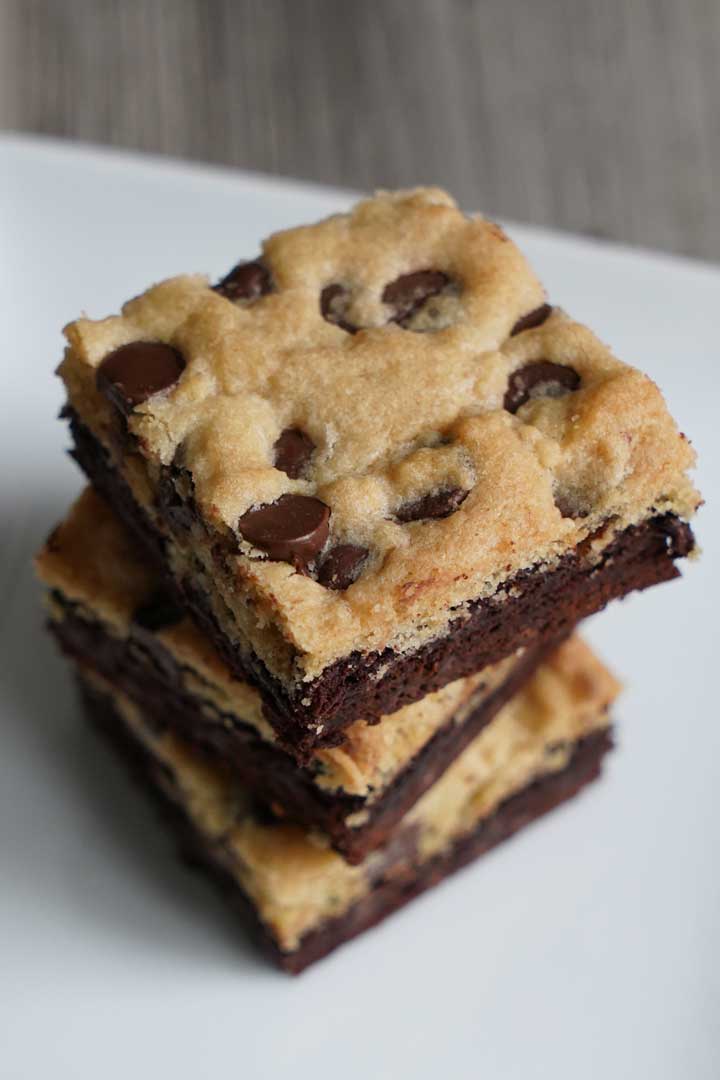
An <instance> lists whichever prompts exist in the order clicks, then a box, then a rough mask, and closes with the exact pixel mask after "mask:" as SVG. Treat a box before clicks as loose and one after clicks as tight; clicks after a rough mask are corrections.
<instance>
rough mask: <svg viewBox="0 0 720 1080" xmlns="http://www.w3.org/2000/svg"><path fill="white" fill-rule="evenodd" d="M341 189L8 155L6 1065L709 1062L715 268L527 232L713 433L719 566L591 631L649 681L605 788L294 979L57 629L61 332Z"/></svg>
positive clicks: (636, 358)
mask: <svg viewBox="0 0 720 1080" xmlns="http://www.w3.org/2000/svg"><path fill="white" fill-rule="evenodd" d="M348 201H349V196H348V195H347V194H344V193H340V192H333V191H327V190H323V189H320V188H315V187H310V186H308V185H305V184H296V183H292V182H285V181H278V180H270V179H267V178H265V177H260V176H249V175H242V174H239V173H233V172H224V171H219V170H211V169H205V168H197V167H192V166H186V165H180V164H175V163H172V162H158V161H155V160H149V159H143V158H139V157H133V156H130V155H125V154H118V153H112V152H101V151H96V150H89V149H78V148H72V147H69V146H66V145H63V144H62V143H54V142H51V141H35V140H25V139H21V138H16V137H7V138H6V139H5V140H3V141H2V142H0V214H1V215H2V218H1V220H2V233H3V238H2V247H1V250H0V275H2V278H1V279H0V288H1V292H0V295H1V296H2V301H3V309H4V310H3V315H2V319H0V334H2V336H3V338H4V341H3V348H2V365H1V368H0V370H1V371H2V379H3V389H2V399H1V400H2V405H3V419H2V424H1V425H0V438H1V439H2V447H1V451H2V454H1V457H0V461H1V463H2V471H3V482H2V507H1V508H0V509H1V511H2V515H1V521H2V531H3V534H4V539H5V541H6V543H5V552H4V555H3V563H2V567H1V568H0V569H1V571H2V575H1V583H2V588H3V593H2V608H1V609H0V610H1V612H2V623H1V624H0V625H1V627H2V629H1V633H2V641H1V642H0V653H1V655H2V663H3V667H4V669H5V671H4V673H3V679H2V698H1V701H0V709H1V716H2V724H3V743H2V755H0V799H1V800H2V802H1V805H0V830H2V844H1V848H0V851H1V858H2V868H1V874H2V878H1V881H2V887H1V888H0V937H1V938H2V942H1V943H0V979H1V980H2V989H1V990H0V993H1V995H2V998H1V1000H0V1062H1V1063H0V1075H2V1077H3V1078H11V1080H18V1078H21V1077H32V1078H33V1080H35V1078H38V1077H52V1078H53V1080H65V1078H71V1077H72V1078H73V1080H77V1078H85V1077H88V1078H91V1077H92V1078H97V1077H102V1078H103V1080H113V1078H121V1077H122V1078H127V1077H130V1076H136V1075H140V1076H153V1077H170V1078H173V1080H182V1078H185V1077H206V1076H207V1077H209V1076H215V1075H218V1076H243V1077H265V1076H267V1077H271V1076H272V1077H277V1076H288V1077H293V1078H296V1080H300V1078H305V1077H307V1078H312V1080H321V1078H323V1077H332V1078H333V1080H355V1078H363V1080H367V1078H368V1077H373V1078H381V1077H388V1078H398V1077H412V1078H413V1080H421V1078H423V1077H437V1076H438V1075H447V1076H452V1077H454V1078H464V1077H480V1076H481V1077H488V1078H493V1080H495V1078H499V1077H502V1078H503V1080H512V1078H515V1077H517V1078H518V1080H520V1078H522V1080H528V1078H529V1077H533V1078H535V1077H540V1076H548V1077H550V1076H551V1077H553V1078H554V1080H560V1078H565V1077H567V1078H573V1080H576V1078H577V1077H582V1078H583V1080H584V1078H588V1077H598V1078H600V1077H602V1078H608V1077H612V1078H613V1080H617V1078H619V1077H632V1078H633V1080H638V1078H645V1077H648V1078H652V1080H660V1078H663V1077H667V1078H673V1080H676V1078H677V1077H680V1076H682V1077H692V1078H693V1080H698V1078H704V1077H708V1078H709V1077H717V1076H718V1075H720V1065H719V1064H718V1060H719V1057H720V1033H719V1028H718V1018H719V1017H720V982H719V976H718V972H719V971H720V921H719V919H718V913H719V911H720V866H719V865H718V828H717V821H718V817H719V815H720V723H719V720H720V717H718V707H717V696H716V691H715V690H714V689H713V688H714V687H715V679H714V676H713V675H712V671H713V670H714V666H715V664H717V663H718V637H717V632H716V626H717V608H715V609H714V610H713V605H717V603H718V600H719V599H720V595H719V590H718V566H719V565H720V550H719V545H718V535H720V529H719V525H720V522H719V521H718V497H717V496H718V492H717V483H716V478H717V476H718V474H719V472H720V437H719V435H718V428H719V427H720V383H719V378H718V356H717V347H716V342H717V338H718V325H720V273H719V272H718V271H717V270H715V269H713V268H711V267H708V266H703V265H700V264H695V263H690V262H687V261H681V260H678V259H670V258H667V257H663V256H657V255H650V254H645V253H638V252H632V251H626V250H623V249H621V248H618V247H612V246H608V245H603V244H600V243H597V242H595V241H588V240H582V239H578V238H573V237H568V236H564V237H561V236H556V235H552V234H550V233H547V232H543V231H538V230H534V229H528V228H520V227H518V228H513V229H512V232H513V233H514V235H515V236H516V237H517V239H518V240H519V242H520V244H521V246H522V247H524V248H525V250H526V251H527V252H528V254H529V255H530V257H531V259H532V261H533V262H534V264H535V266H536V267H537V269H538V270H539V271H540V274H541V276H542V277H543V278H544V280H545V281H546V283H547V285H548V288H549V293H550V296H551V297H552V299H553V300H556V301H560V302H561V303H562V304H563V306H564V307H566V308H567V309H569V310H570V311H571V312H573V313H575V314H577V315H578V316H579V317H581V318H583V319H586V320H587V321H588V322H589V323H590V325H591V326H593V327H596V328H597V329H598V330H599V331H600V333H601V334H602V335H603V336H604V337H605V338H606V339H607V340H608V341H609V342H610V343H611V344H612V346H613V347H614V348H615V349H616V351H617V352H618V353H619V355H620V356H622V357H624V358H626V359H627V360H629V361H633V362H635V363H637V364H638V365H639V366H640V367H641V368H644V369H645V370H646V371H648V372H650V373H651V374H652V375H653V376H654V377H655V378H656V379H657V381H658V382H659V383H660V385H661V386H662V387H663V389H664V390H665V392H666V393H667V396H668V398H669V401H670V404H671V408H672V410H673V412H674V413H675V414H676V416H677V417H678V418H679V421H680V423H681V425H682V427H683V428H684V429H685V430H686V431H687V432H688V433H689V434H691V436H692V437H693V440H694V442H695V445H696V446H697V449H698V451H699V453H700V460H701V466H700V470H699V479H700V483H701V486H702V487H703V488H704V491H705V494H706V496H707V498H708V501H709V503H710V505H709V506H708V507H707V509H706V510H705V511H704V512H703V514H702V515H701V517H700V518H699V520H698V522H697V529H698V533H699V536H700V540H701V542H702V543H703V544H704V546H705V556H704V559H703V560H702V562H700V563H698V564H697V565H695V566H690V567H688V568H687V571H686V574H685V580H684V581H682V582H674V583H672V584H670V585H665V586H662V587H661V588H657V589H655V590H652V591H651V592H649V593H647V594H645V595H643V596H636V597H633V598H631V599H630V600H629V601H626V602H625V603H623V604H621V605H620V604H616V605H615V606H614V607H613V608H611V609H610V610H609V611H607V612H606V613H604V614H603V615H601V616H599V617H598V618H597V619H596V620H595V621H593V622H592V625H591V626H590V627H589V629H588V633H589V636H590V638H591V639H592V641H593V642H595V643H596V644H597V645H598V646H599V647H600V649H601V651H602V652H603V653H604V655H605V657H606V658H607V659H608V660H609V661H610V662H611V663H612V664H613V665H614V666H615V667H616V669H617V670H618V671H619V672H620V673H621V675H622V676H623V678H625V679H626V680H627V683H628V688H627V691H626V693H625V695H624V697H623V699H622V702H621V704H620V706H619V708H618V710H617V718H618V721H619V725H620V740H621V748H620V749H619V750H618V751H617V752H616V753H615V754H614V755H613V757H612V759H611V760H610V763H609V767H608V769H607V773H606V776H605V779H604V781H603V782H602V783H601V784H599V785H597V786H596V787H595V788H594V789H590V790H589V791H588V792H587V793H586V794H584V795H583V796H582V797H581V798H579V799H578V800H577V801H576V802H575V803H574V804H572V805H570V806H568V807H566V808H565V809H563V810H561V811H559V812H557V813H556V814H554V815H552V816H551V817H549V818H547V819H545V821H544V822H542V823H539V824H537V825H535V826H533V827H532V828H530V829H528V830H527V832H526V833H525V834H524V835H522V836H520V837H518V838H517V839H516V840H514V841H513V842H512V843H510V844H508V845H507V846H506V847H505V848H504V849H500V850H498V851H497V852H495V853H493V854H491V855H489V856H488V857H486V858H485V859H483V860H481V861H480V862H479V863H477V864H476V865H475V866H474V867H471V868H470V869H468V870H466V871H465V872H464V873H462V874H460V875H458V876H457V877H455V878H454V879H453V880H451V881H449V882H447V883H446V884H444V885H443V886H442V887H441V888H439V889H437V890H436V891H435V892H432V893H430V894H428V895H426V896H425V897H424V898H422V899H421V900H419V901H418V902H416V903H414V904H412V905H411V906H410V907H409V908H407V909H406V910H405V911H404V912H402V913H401V914H399V915H397V916H395V917H394V918H392V919H391V920H389V921H388V922H386V923H385V924H384V926H382V927H380V928H379V929H377V930H375V931H373V932H371V933H369V934H367V935H366V936H365V937H363V938H361V939H360V940H359V941H357V942H355V943H353V944H352V945H350V946H347V947H345V948H343V949H342V950H340V952H338V953H336V954H335V956H333V957H332V958H331V959H329V960H328V961H326V962H324V963H322V964H321V965H319V966H318V967H317V968H316V969H314V970H311V971H309V972H308V973H307V974H306V975H304V976H303V977H302V978H301V979H300V980H292V979H290V978H288V977H285V976H283V975H280V974H277V973H275V972H274V971H273V970H272V969H271V968H269V967H267V966H266V965H265V963H264V962H263V961H262V960H261V959H258V956H257V955H256V953H255V952H254V951H253V950H252V949H251V948H250V947H249V946H248V945H247V944H246V942H245V939H244V936H243V933H242V930H241V929H239V928H238V927H237V926H236V924H235V922H234V920H233V917H232V915H231V914H230V913H229V912H228V911H227V910H226V908H225V907H224V906H223V903H222V901H221V900H220V899H219V898H216V896H215V894H214V892H213V891H212V890H211V889H210V888H208V887H207V886H206V884H205V883H204V881H203V880H202V879H201V878H197V877H196V876H194V875H192V874H190V873H188V872H187V871H186V870H184V869H183V868H182V867H181V866H179V865H177V864H176V861H175V859H174V857H173V852H172V850H171V847H170V845H169V844H168V842H167V839H166V836H165V834H164V832H163V829H162V826H161V825H160V824H158V823H157V822H156V820H155V818H154V817H153V815H152V813H151V812H150V811H149V809H148V808H147V807H146V805H145V803H144V802H143V801H142V799H141V798H140V797H139V796H138V795H137V793H136V792H135V791H134V790H132V788H131V786H130V784H129V783H128V781H127V779H126V776H125V774H124V772H123V771H122V769H121V768H120V767H119V766H118V765H117V764H116V762H115V761H114V759H113V758H112V757H111V755H110V754H109V753H108V752H107V751H106V749H105V748H104V746H103V745H102V744H100V742H99V741H98V740H97V739H96V738H95V737H93V735H91V734H90V733H89V732H88V731H87V730H86V729H85V727H84V726H83V724H82V722H81V721H80V719H79V716H78V709H77V706H76V702H75V698H74V696H73V692H72V687H71V684H70V679H69V677H68V674H67V672H66V671H65V669H64V667H63V665H62V664H61V662H60V660H59V659H58V657H57V656H56V655H55V652H54V650H53V648H52V647H51V645H50V643H49V641H48V640H47V638H46V637H45V635H44V634H43V631H42V629H41V624H42V616H41V613H40V610H39V600H38V591H39V590H38V589H37V587H36V585H35V583H34V582H33V580H32V574H31V570H30V568H29V564H28V560H29V557H30V554H31V552H32V551H33V549H34V548H35V547H36V546H37V545H38V544H39V542H40V541H41V539H42V538H43V536H44V534H45V533H46V532H47V530H48V528H49V527H50V525H51V524H52V523H53V522H54V521H55V520H56V519H57V518H58V517H59V516H60V514H61V513H62V511H63V508H64V507H65V506H66V504H67V503H68V500H69V499H70V498H71V496H72V495H73V494H74V493H75V492H77V491H78V490H79V489H80V486H81V483H82V481H81V479H80V475H79V473H78V471H77V469H76V468H75V467H74V466H73V465H72V463H71V462H70V461H69V460H68V459H67V458H66V457H65V456H64V454H63V450H64V448H65V447H66V446H67V444H68V439H67V435H66V433H65V431H64V430H63V425H62V424H60V423H59V422H58V421H57V420H56V419H55V415H56V413H57V411H58V408H59V406H60V403H61V392H60V386H59V384H58V380H57V379H54V378H53V376H52V370H53V367H54V365H55V364H56V362H57V360H58V358H59V356H60V350H61V348H62V341H61V337H60V328H61V326H62V325H63V323H64V322H66V321H68V320H69V319H71V318H72V317H74V316H76V315H77V314H78V313H79V312H80V311H81V310H86V311H87V312H88V313H90V314H91V315H93V316H100V315H103V314H105V313H107V312H111V311H113V310H115V309H117V307H118V305H119V304H120V303H121V302H122V301H123V300H124V299H126V298H127V297H128V296H130V295H132V294H133V293H135V292H138V291H140V290H141V289H142V288H144V287H145V285H146V284H147V283H148V282H150V281H152V280H155V279H158V278H162V277H164V276H166V275H170V274H172V273H174V272H177V271H181V270H187V269H197V270H202V271H207V272H209V273H210V274H212V275H219V274H220V273H221V272H222V271H223V270H225V269H227V268H228V267H229V266H230V265H231V264H232V263H233V262H234V261H235V260H236V259H237V258H239V257H241V256H245V255H251V254H252V253H253V252H254V251H255V250H256V246H257V243H258V241H259V239H260V238H261V237H262V236H263V235H264V234H265V233H267V232H268V231H269V230H272V229H276V228H278V227H279V226H284V225H289V224H291V223H296V222H302V221H304V220H306V219H313V218H316V217H318V216H320V215H322V214H324V213H326V212H328V211H332V210H336V209H338V208H341V207H344V206H345V205H346V204H347V203H348Z"/></svg>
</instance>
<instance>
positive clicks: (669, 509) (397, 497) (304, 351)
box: [60, 188, 699, 754]
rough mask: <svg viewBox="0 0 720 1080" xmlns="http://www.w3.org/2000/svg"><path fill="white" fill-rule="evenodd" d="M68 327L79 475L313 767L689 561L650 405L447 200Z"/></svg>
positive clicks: (677, 480) (679, 457) (504, 244)
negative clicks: (139, 541)
mask: <svg viewBox="0 0 720 1080" xmlns="http://www.w3.org/2000/svg"><path fill="white" fill-rule="evenodd" d="M66 336H67V342H68V345H67V350H66V354H65V358H64V360H63V362H62V364H61V367H60V374H61V376H62V378H63V380H64V383H65V386H66V388H67V407H66V410H65V411H66V415H67V417H68V418H69V419H70V422H71V427H72V431H73V436H74V445H75V448H74V454H75V456H76V458H77V460H78V461H79V462H80V464H81V465H82V467H83V468H84V470H85V471H86V473H87V474H88V476H89V477H90V479H91V481H92V482H93V483H94V484H95V485H96V486H97V487H98V489H99V490H101V491H102V492H104V493H105V494H106V495H107V496H108V497H109V498H110V499H111V500H112V502H113V505H114V506H115V507H116V508H117V510H118V512H119V513H121V514H122V515H123V516H124V517H125V519H126V520H127V521H128V523H130V524H131V525H132V526H133V527H134V528H135V529H136V530H137V532H138V535H139V536H141V537H142V538H143V539H144V541H145V542H146V544H147V547H148V550H149V551H151V552H153V553H154V555H155V557H156V558H157V559H158V560H159V562H160V563H161V564H162V566H163V567H164V568H165V571H166V572H167V574H168V578H169V580H170V581H172V582H173V585H174V587H175V589H176V590H177V592H178V595H179V597H180V598H181V600H182V603H183V604H184V605H185V606H186V607H187V608H188V609H189V610H191V611H192V612H193V613H194V616H195V617H196V619H197V620H198V621H199V623H200V624H201V625H202V626H203V627H204V628H205V630H206V632H207V633H208V634H209V635H210V636H212V637H213V639H214V640H215V642H216V645H217V647H218V648H219V649H220V650H221V652H222V654H223V656H224V658H225V661H226V663H227V664H228V666H229V667H230V668H231V670H233V672H234V673H235V674H237V675H238V676H239V677H242V678H246V679H248V680H250V681H252V682H253V683H254V684H255V685H256V686H257V688H258V690H259V692H260V694H261V696H262V698H263V702H264V707H265V713H266V716H267V718H268V720H269V722H270V723H271V724H272V725H273V726H274V727H275V730H276V731H277V732H278V734H279V736H280V737H281V738H282V740H283V742H284V743H285V744H286V745H293V746H294V747H295V748H296V750H297V752H298V753H300V754H308V753H309V752H310V751H311V750H312V749H313V748H314V747H315V746H317V745H319V743H320V742H321V741H322V742H326V741H327V739H328V736H331V737H332V736H333V735H334V734H337V735H338V736H339V733H341V732H342V730H343V729H344V728H345V727H347V726H348V725H349V724H351V723H353V722H355V721H357V720H359V719H366V718H370V717H373V716H374V717H379V716H381V715H387V714H389V713H392V712H395V711H396V710H397V709H398V708H400V707H402V706H404V705H407V704H409V703H410V702H412V701H415V700H418V699H420V698H421V697H423V696H424V695H425V694H427V693H429V692H431V691H433V690H436V689H439V688H440V687H441V686H443V685H446V684H447V683H450V682H452V681H454V680H456V679H458V678H461V677H464V676H467V675H470V674H472V673H474V672H477V671H480V670H482V669H483V668H484V667H486V666H487V665H489V664H493V663H496V662H497V661H499V660H501V659H503V657H505V656H508V655H511V654H513V653H514V652H515V651H516V650H517V649H518V648H520V647H530V646H533V645H534V644H537V643H539V642H541V641H543V640H545V641H549V640H552V639H553V638H555V637H557V636H558V635H560V634H562V633H567V632H569V630H570V629H571V628H572V626H573V625H574V624H575V623H576V622H577V621H578V620H579V619H580V618H582V617H584V616H585V615H588V614H590V613H591V612H593V611H596V610H598V609H599V608H601V607H602V606H603V605H604V604H605V603H607V602H608V600H610V599H612V598H613V597H618V596H622V595H624V594H625V593H627V592H628V591H630V590H632V589H637V588H644V587H646V586H648V585H652V584H654V583H656V582H660V581H664V580H667V579H669V578H671V577H673V576H675V575H676V573H677V571H676V569H675V565H674V563H675V560H676V559H677V558H679V557H681V556H684V555H687V554H688V553H689V552H690V551H691V550H692V547H693V538H692V533H691V531H690V527H689V525H688V524H687V522H688V519H689V518H690V517H691V516H692V514H693V512H694V511H695V509H696V507H697V505H698V502H699V497H698V494H697V492H696V491H695V489H694V488H693V486H692V484H691V482H690V481H689V479H688V475H687V473H688V469H689V468H690V467H691V466H692V464H693V460H694V456H693V451H692V449H691V447H690V445H689V443H688V441H687V439H686V438H685V437H684V436H683V435H682V434H681V433H680V432H679V431H678V430H677V428H676V426H675V424H674V422H673V420H672V418H671V417H670V415H669V413H668V411H667V408H666V406H665V403H664V401H663V398H662V395H661V393H660V391H659V390H658V388H657V387H656V386H655V384H654V383H653V382H652V381H651V380H650V379H649V378H647V377H646V376H645V375H643V374H641V373H640V372H639V371H636V370H634V369H633V368H631V367H629V366H628V365H626V364H624V363H622V362H620V361H619V360H617V359H616V358H615V357H614V356H613V355H612V354H611V352H610V351H609V349H608V348H606V346H605V345H603V344H602V343H601V342H600V341H599V340H598V339H597V338H596V337H595V336H594V335H593V334H592V333H591V332H590V331H589V330H588V329H587V328H585V327H584V326H582V325H580V324H579V323H577V322H576V321H574V320H573V319H572V318H571V317H570V316H569V315H567V314H566V313H564V312H563V311H562V310H561V309H560V308H558V307H553V306H551V305H550V304H549V303H548V301H547V299H546V297H545V294H544V291H543V288H542V286H541V284H540V282H539V281H538V279H537V278H536V276H535V275H534V273H533V272H532V270H531V269H530V267H529V266H528V264H527V262H526V261H525V259H524V257H523V256H522V255H521V253H520V252H519V251H518V249H517V248H516V246H515V245H514V244H513V243H512V242H511V241H510V239H509V238H508V237H507V236H506V235H505V233H504V232H503V231H502V229H500V228H499V227H498V226H497V225H495V224H494V223H492V222H490V221H488V220H486V219H484V218H482V217H480V216H472V217H468V216H466V215H464V214H463V213H461V212H460V211H459V210H458V209H457V207H456V206H455V204H454V203H453V201H452V199H451V198H450V197H449V196H447V195H446V194H445V193H444V192H442V191H439V190H437V189H434V188H430V189H420V190H414V191H406V192H398V193H380V194H379V195H377V196H375V197H374V198H371V199H367V200H365V201H364V202H361V203H360V204H359V205H358V206H356V207H355V209H354V210H353V211H352V212H351V213H349V214H345V215H338V216H335V217H332V218H330V219H328V220H326V221H323V222H320V223H319V224H316V225H311V226H307V227H301V228H296V229H291V230H288V231H285V232H281V233H278V234H276V235H275V236H272V237H270V239H269V240H268V241H266V243H265V244H264V245H263V249H262V253H261V255H260V257H259V258H258V259H257V260H255V261H251V262H246V263H241V264H239V265H238V266H236V267H235V268H234V270H232V271H231V272H230V273H229V274H228V275H227V277H225V278H224V279H223V280H222V281H221V282H219V283H218V284H217V285H215V286H211V285H210V283H209V282H208V281H207V279H206V278H204V277H200V276H186V277H178V278H174V279H172V280H169V281H165V282H163V283H161V284H159V285H156V286H154V287H152V288H150V289H149V290H148V291H147V292H145V293H143V294H142V295H141V296H139V297H137V298H135V299H134V300H131V301H130V302H129V303H128V304H126V305H125V306H124V308H123V310H122V314H120V315H117V316H113V317H110V318H107V319H102V320H99V321H93V320H89V319H85V318H83V319H79V320H77V321H76V322H73V323H71V324H70V325H69V326H68V327H67V329H66Z"/></svg>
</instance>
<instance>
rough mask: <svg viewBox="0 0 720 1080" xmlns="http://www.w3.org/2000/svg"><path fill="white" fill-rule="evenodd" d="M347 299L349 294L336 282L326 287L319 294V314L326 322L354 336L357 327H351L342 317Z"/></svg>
mask: <svg viewBox="0 0 720 1080" xmlns="http://www.w3.org/2000/svg"><path fill="white" fill-rule="evenodd" d="M349 298H350V293H349V291H348V290H347V289H346V288H345V286H344V285H339V284H338V283H337V282H335V283H333V284H332V285H326V286H325V288H324V289H323V291H322V292H321V293H320V314H321V315H322V317H323V319H325V321H326V322H329V323H333V324H334V325H335V326H339V327H340V329H341V330H345V331H347V333H348V334H355V333H357V326H353V324H352V323H350V322H348V321H347V319H346V318H345V317H344V312H345V309H346V308H347V305H348V300H349Z"/></svg>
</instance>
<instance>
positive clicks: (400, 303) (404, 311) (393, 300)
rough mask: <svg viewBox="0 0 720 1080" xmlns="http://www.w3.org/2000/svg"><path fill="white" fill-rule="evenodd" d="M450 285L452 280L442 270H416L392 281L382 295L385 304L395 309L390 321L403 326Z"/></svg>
mask: <svg viewBox="0 0 720 1080" xmlns="http://www.w3.org/2000/svg"><path fill="white" fill-rule="evenodd" d="M449 283H450V278H449V277H448V276H447V274H443V272H442V270H415V271H414V272H413V273H412V274H403V275H402V277H399V278H396V280H395V281H391V282H390V284H389V285H386V286H385V288H384V290H383V294H382V302H383V304H388V306H389V307H392V308H395V314H394V315H393V316H392V318H391V320H390V321H391V322H396V323H400V325H402V324H403V323H404V322H406V321H407V320H408V319H409V318H410V316H411V315H414V314H415V312H416V311H417V309H418V308H419V307H421V306H422V305H423V304H424V303H425V301H426V300H429V299H430V297H431V296H437V294H438V293H441V292H442V291H443V289H444V288H445V286H446V285H448V284H449Z"/></svg>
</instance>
